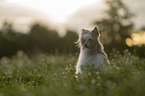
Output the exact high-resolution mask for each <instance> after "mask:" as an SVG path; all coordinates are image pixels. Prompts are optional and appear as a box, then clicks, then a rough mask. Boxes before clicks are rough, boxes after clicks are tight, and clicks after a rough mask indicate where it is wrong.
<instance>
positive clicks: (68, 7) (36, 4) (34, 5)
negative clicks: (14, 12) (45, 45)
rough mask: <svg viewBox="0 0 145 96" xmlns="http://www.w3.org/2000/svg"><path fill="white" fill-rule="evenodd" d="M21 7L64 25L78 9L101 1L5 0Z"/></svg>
mask: <svg viewBox="0 0 145 96" xmlns="http://www.w3.org/2000/svg"><path fill="white" fill-rule="evenodd" d="M7 1H8V2H10V3H18V4H20V5H22V6H25V7H29V8H31V9H34V10H38V11H41V12H42V13H45V14H46V15H48V16H49V17H50V18H51V19H52V21H55V22H58V23H64V22H65V21H66V20H67V18H68V16H70V15H72V14H73V13H74V12H76V11H77V10H78V9H79V8H82V7H84V6H89V5H91V4H95V3H99V2H101V0H7Z"/></svg>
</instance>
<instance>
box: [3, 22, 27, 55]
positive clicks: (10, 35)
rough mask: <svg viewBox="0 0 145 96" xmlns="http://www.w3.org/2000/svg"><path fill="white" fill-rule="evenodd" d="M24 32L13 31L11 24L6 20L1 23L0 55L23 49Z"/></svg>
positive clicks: (11, 53)
mask: <svg viewBox="0 0 145 96" xmlns="http://www.w3.org/2000/svg"><path fill="white" fill-rule="evenodd" d="M23 37H24V34H21V33H19V32H15V31H14V30H13V25H12V24H11V23H9V22H7V21H5V22H4V23H3V27H2V29H1V30H0V45H1V46H0V51H1V54H0V57H1V56H11V55H13V54H15V53H16V52H17V50H24V48H25V44H26V42H25V40H26V39H25V38H23Z"/></svg>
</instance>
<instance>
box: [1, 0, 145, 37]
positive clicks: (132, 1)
mask: <svg viewBox="0 0 145 96" xmlns="http://www.w3.org/2000/svg"><path fill="white" fill-rule="evenodd" d="M102 1H103V0H0V23H2V22H3V21H4V20H9V21H12V22H13V24H14V28H15V29H16V30H18V31H22V32H27V31H29V28H30V25H31V24H32V23H33V22H34V21H35V20H37V21H43V22H45V23H47V24H48V26H49V28H52V29H56V30H57V31H58V32H59V34H60V35H64V33H65V32H66V29H68V28H69V29H73V30H75V31H79V30H80V29H82V28H85V29H93V27H94V25H91V23H92V21H93V20H99V19H100V18H101V17H103V15H104V14H103V12H104V11H103V10H104V9H105V4H104V3H103V2H102ZM124 2H125V4H126V5H128V6H129V8H130V10H131V11H132V12H134V13H135V14H136V15H137V16H136V17H135V18H134V22H135V26H136V28H140V27H141V26H145V22H144V17H145V12H144V10H145V6H144V4H145V0H124ZM1 26H2V25H1V24H0V27H1Z"/></svg>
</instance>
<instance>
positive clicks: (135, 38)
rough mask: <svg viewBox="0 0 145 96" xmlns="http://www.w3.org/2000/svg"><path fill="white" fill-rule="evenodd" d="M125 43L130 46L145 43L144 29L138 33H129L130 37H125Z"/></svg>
mask: <svg viewBox="0 0 145 96" xmlns="http://www.w3.org/2000/svg"><path fill="white" fill-rule="evenodd" d="M126 44H127V45H128V46H130V47H132V46H133V45H135V46H141V45H144V44H145V31H143V32H139V33H133V34H132V35H131V39H130V38H127V39H126Z"/></svg>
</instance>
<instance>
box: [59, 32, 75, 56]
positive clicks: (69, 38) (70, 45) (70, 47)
mask: <svg viewBox="0 0 145 96" xmlns="http://www.w3.org/2000/svg"><path fill="white" fill-rule="evenodd" d="M77 39H78V34H77V33H76V32H73V31H67V33H66V35H65V36H64V37H63V38H62V40H61V42H62V43H61V50H63V52H64V53H76V52H78V48H77V46H76V44H75V43H74V42H75V41H76V40H77Z"/></svg>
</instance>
